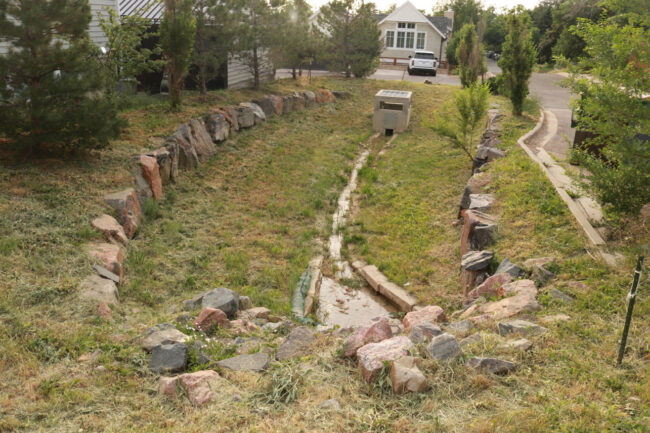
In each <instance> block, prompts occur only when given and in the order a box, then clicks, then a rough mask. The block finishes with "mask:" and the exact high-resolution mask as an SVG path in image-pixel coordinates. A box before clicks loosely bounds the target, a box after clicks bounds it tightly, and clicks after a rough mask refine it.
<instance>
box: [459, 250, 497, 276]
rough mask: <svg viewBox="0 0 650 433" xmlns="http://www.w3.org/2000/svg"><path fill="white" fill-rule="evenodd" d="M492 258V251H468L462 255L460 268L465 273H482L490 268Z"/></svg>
mask: <svg viewBox="0 0 650 433" xmlns="http://www.w3.org/2000/svg"><path fill="white" fill-rule="evenodd" d="M493 258H494V253H493V252H492V251H468V252H467V253H465V254H463V257H462V259H461V262H460V266H461V268H463V269H465V270H467V271H482V270H485V269H487V268H488V267H490V263H491V262H492V259H493Z"/></svg>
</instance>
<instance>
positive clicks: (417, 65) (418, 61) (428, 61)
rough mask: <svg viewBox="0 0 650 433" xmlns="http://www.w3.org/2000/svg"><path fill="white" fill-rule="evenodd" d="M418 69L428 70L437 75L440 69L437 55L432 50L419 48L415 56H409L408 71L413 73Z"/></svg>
mask: <svg viewBox="0 0 650 433" xmlns="http://www.w3.org/2000/svg"><path fill="white" fill-rule="evenodd" d="M416 71H422V72H425V73H426V72H428V73H430V74H431V75H433V76H434V77H435V76H436V72H437V71H438V59H436V55H435V54H434V53H433V52H431V51H421V50H417V51H416V52H415V55H414V56H409V65H408V73H409V75H412V74H413V72H416Z"/></svg>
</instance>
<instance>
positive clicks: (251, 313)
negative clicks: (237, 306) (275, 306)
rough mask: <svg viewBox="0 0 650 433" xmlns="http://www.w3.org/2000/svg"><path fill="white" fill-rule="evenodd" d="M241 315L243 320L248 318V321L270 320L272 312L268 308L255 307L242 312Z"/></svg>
mask: <svg viewBox="0 0 650 433" xmlns="http://www.w3.org/2000/svg"><path fill="white" fill-rule="evenodd" d="M240 299H241V297H240ZM240 313H242V316H243V318H246V319H248V320H253V319H268V317H269V314H271V310H269V309H268V308H266V307H254V308H249V309H248V310H244V311H240Z"/></svg>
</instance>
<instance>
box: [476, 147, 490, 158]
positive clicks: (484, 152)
mask: <svg viewBox="0 0 650 433" xmlns="http://www.w3.org/2000/svg"><path fill="white" fill-rule="evenodd" d="M489 151H490V148H489V147H486V146H478V148H477V149H476V159H480V160H487V159H488V155H489Z"/></svg>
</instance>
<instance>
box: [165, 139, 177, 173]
mask: <svg viewBox="0 0 650 433" xmlns="http://www.w3.org/2000/svg"><path fill="white" fill-rule="evenodd" d="M164 147H165V149H166V150H167V152H169V157H170V158H171V165H170V168H169V180H170V181H172V182H176V180H177V179H178V158H179V150H178V141H176V139H175V138H174V137H167V139H166V140H165V143H164ZM163 182H164V181H163Z"/></svg>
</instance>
